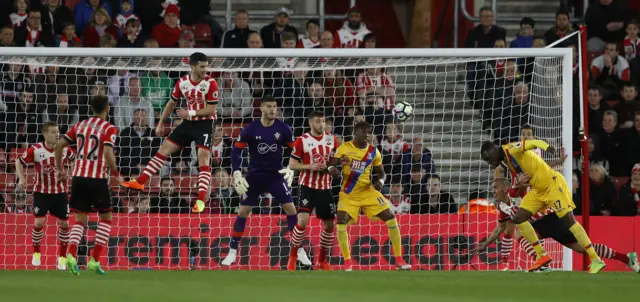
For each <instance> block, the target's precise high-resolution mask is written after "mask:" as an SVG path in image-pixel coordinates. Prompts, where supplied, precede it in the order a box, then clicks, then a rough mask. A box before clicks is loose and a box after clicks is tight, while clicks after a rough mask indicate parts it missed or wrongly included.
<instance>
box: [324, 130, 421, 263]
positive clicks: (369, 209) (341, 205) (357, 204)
mask: <svg viewBox="0 0 640 302" xmlns="http://www.w3.org/2000/svg"><path fill="white" fill-rule="evenodd" d="M371 131H372V127H371V125H370V124H369V123H367V122H359V123H357V124H355V125H354V126H353V140H352V141H349V142H346V143H344V144H342V145H340V147H338V150H337V151H336V154H335V155H334V157H333V158H331V160H330V161H329V167H328V168H327V170H328V171H329V172H330V173H331V175H332V176H333V177H337V176H338V173H339V172H338V169H337V168H336V167H335V166H336V165H337V164H338V163H342V189H341V190H340V197H339V199H338V213H337V216H338V243H339V244H340V251H341V252H342V257H343V258H344V261H345V270H347V271H351V270H352V265H351V251H350V250H349V234H348V233H347V224H348V223H356V222H357V221H358V216H359V215H360V210H362V211H363V212H364V214H365V215H367V216H368V217H369V219H377V218H379V219H382V220H384V222H385V223H386V225H387V228H388V231H389V238H390V239H391V246H392V247H393V254H394V256H395V263H396V267H397V268H398V269H399V270H409V269H411V265H409V264H407V263H406V262H405V261H404V260H403V259H402V245H401V242H400V240H401V238H400V229H399V226H398V220H397V219H396V217H395V216H394V215H393V213H391V211H390V206H389V201H388V200H387V199H386V198H384V196H382V193H380V190H381V189H382V186H383V185H384V180H385V177H386V175H385V173H384V168H383V167H382V156H381V155H380V152H379V151H378V150H377V149H376V147H375V146H373V145H371V144H369V143H368V142H370V141H371ZM372 170H373V171H374V172H375V177H374V178H373V180H372V179H371V171H372Z"/></svg>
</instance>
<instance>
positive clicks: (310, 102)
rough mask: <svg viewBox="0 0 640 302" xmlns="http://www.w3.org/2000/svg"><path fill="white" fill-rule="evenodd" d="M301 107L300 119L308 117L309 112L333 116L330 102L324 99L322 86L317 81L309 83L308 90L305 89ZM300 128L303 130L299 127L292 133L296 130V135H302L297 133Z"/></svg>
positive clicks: (328, 99)
mask: <svg viewBox="0 0 640 302" xmlns="http://www.w3.org/2000/svg"><path fill="white" fill-rule="evenodd" d="M303 107H304V113H303V114H302V117H305V116H309V114H311V111H314V110H315V111H322V112H324V115H325V116H334V108H333V103H332V100H331V99H330V98H327V97H326V92H325V89H324V86H323V85H322V83H321V82H319V81H317V82H313V83H311V85H309V89H307V97H306V99H305V102H304V105H303ZM296 118H298V119H299V120H300V121H303V120H304V118H299V117H297V116H296ZM296 124H299V123H296ZM301 128H303V126H302V125H300V129H294V131H296V130H298V131H297V132H299V134H297V135H302V131H299V130H302V129H301ZM297 135H296V136H297Z"/></svg>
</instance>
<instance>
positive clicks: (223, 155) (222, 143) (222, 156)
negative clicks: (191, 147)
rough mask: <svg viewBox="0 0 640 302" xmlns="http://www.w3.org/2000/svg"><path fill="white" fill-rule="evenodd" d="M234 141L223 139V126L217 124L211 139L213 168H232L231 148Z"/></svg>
mask: <svg viewBox="0 0 640 302" xmlns="http://www.w3.org/2000/svg"><path fill="white" fill-rule="evenodd" d="M232 146H233V139H231V138H228V137H223V131H222V125H220V124H219V123H217V124H216V126H215V129H214V130H213V136H212V138H211V162H212V163H213V167H218V168H223V169H227V168H228V167H231V148H232Z"/></svg>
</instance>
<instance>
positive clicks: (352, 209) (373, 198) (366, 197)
mask: <svg viewBox="0 0 640 302" xmlns="http://www.w3.org/2000/svg"><path fill="white" fill-rule="evenodd" d="M360 209H362V211H363V212H364V214H365V215H367V217H368V218H369V219H370V220H376V219H377V215H378V214H380V212H382V211H384V210H386V209H389V201H388V200H387V199H386V198H384V196H382V193H380V192H379V191H378V190H376V189H374V188H371V189H368V190H365V191H361V192H358V193H357V194H353V195H352V194H346V193H344V192H340V197H339V199H338V211H344V212H347V213H348V214H349V224H354V223H356V222H358V216H359V215H360Z"/></svg>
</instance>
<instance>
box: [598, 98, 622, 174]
mask: <svg viewBox="0 0 640 302" xmlns="http://www.w3.org/2000/svg"><path fill="white" fill-rule="evenodd" d="M602 129H603V132H602V135H600V148H601V150H602V157H604V158H605V159H607V160H608V161H609V165H610V167H611V168H610V171H611V175H613V176H622V175H627V174H628V173H629V172H628V170H627V171H624V169H622V168H621V164H622V163H621V161H620V158H619V154H618V152H619V146H620V140H621V133H620V131H619V130H618V114H617V113H616V112H615V111H613V110H609V111H605V112H604V115H603V116H602ZM596 143H597V142H596Z"/></svg>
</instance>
